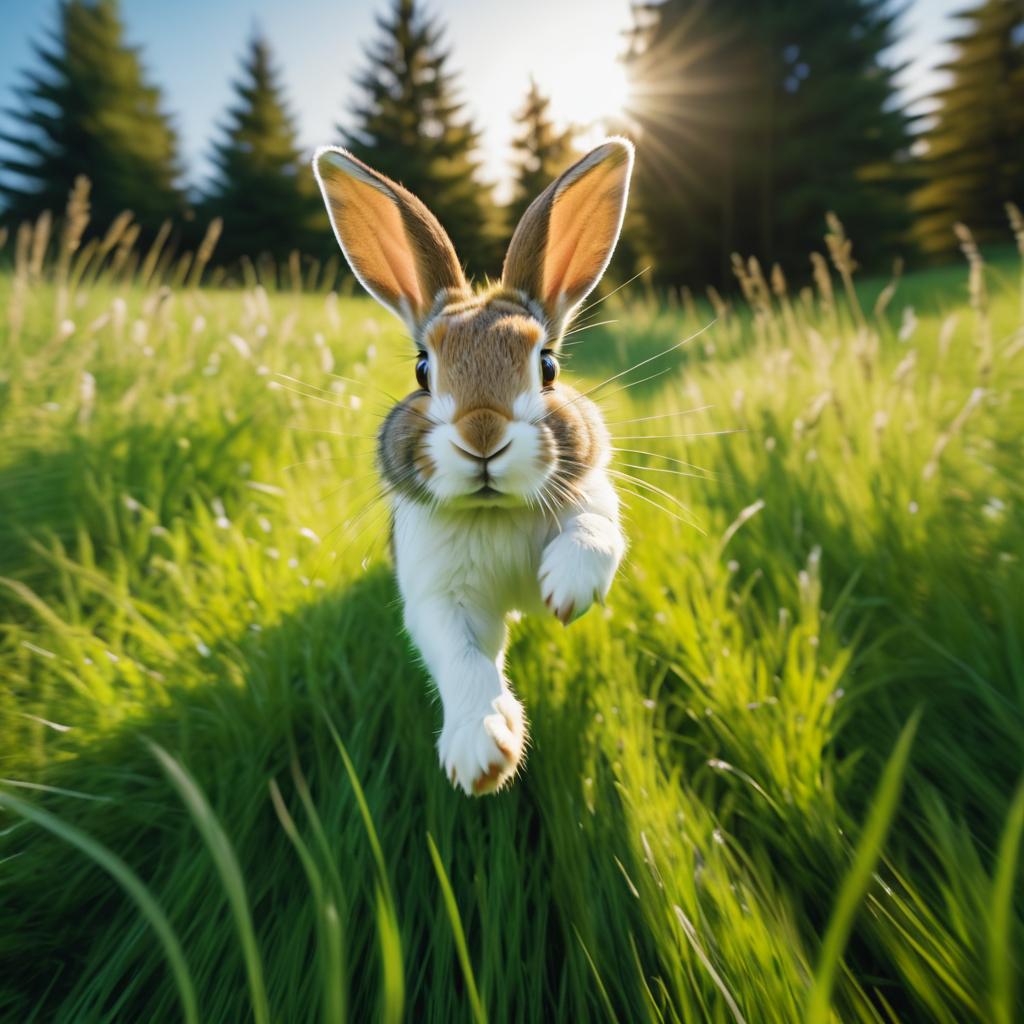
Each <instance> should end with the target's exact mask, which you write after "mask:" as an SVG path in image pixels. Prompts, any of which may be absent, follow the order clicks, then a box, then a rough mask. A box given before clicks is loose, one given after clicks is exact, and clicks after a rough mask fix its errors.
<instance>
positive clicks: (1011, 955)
mask: <svg viewBox="0 0 1024 1024" xmlns="http://www.w3.org/2000/svg"><path fill="white" fill-rule="evenodd" d="M1022 833H1024V782H1022V783H1021V784H1020V786H1018V787H1017V795H1016V796H1015V797H1014V799H1013V803H1012V804H1011V805H1010V813H1009V814H1008V815H1007V818H1006V827H1005V829H1004V830H1003V837H1002V839H1001V840H1000V842H999V855H998V857H997V858H996V876H995V878H994V879H993V882H992V905H991V908H990V911H989V929H988V939H989V942H988V955H989V979H990V982H991V985H992V1022H993V1024H1013V1021H1015V1020H1019V1019H1020V1018H1019V1017H1018V1016H1016V1015H1015V1014H1014V1012H1013V1009H1014V1002H1015V1001H1016V1000H1015V994H1014V964H1015V962H1016V960H1017V958H1018V957H1019V953H1020V951H1019V950H1017V949H1015V948H1014V946H1013V935H1012V929H1013V901H1014V893H1015V892H1016V887H1015V883H1016V880H1017V862H1018V858H1019V856H1020V843H1021V834H1022Z"/></svg>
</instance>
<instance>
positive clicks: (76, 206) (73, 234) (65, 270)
mask: <svg viewBox="0 0 1024 1024" xmlns="http://www.w3.org/2000/svg"><path fill="white" fill-rule="evenodd" d="M90 187H91V186H90V184H89V179H88V178H87V177H85V175H84V174H79V175H78V176H77V177H76V178H75V183H74V185H72V186H71V191H70V192H69V193H68V205H67V207H66V208H65V211H64V226H63V228H62V229H61V233H60V243H59V247H58V250H57V269H56V275H55V278H56V283H57V298H56V318H57V320H62V319H63V318H64V316H65V314H66V313H67V306H68V301H69V298H70V295H69V291H68V287H67V284H68V277H69V273H70V269H71V258H72V256H74V254H75V253H76V252H77V251H78V247H79V245H81V243H82V235H84V234H85V229H86V227H87V226H88V224H89V209H90V208H89V189H90Z"/></svg>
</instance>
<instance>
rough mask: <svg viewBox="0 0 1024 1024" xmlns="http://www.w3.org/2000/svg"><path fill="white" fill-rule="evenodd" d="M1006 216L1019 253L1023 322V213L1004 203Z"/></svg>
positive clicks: (1010, 204) (1018, 208) (1022, 319)
mask: <svg viewBox="0 0 1024 1024" xmlns="http://www.w3.org/2000/svg"><path fill="white" fill-rule="evenodd" d="M1006 216H1007V217H1009V218H1010V227H1011V228H1012V229H1013V237H1014V240H1015V241H1016V242H1017V252H1019V253H1020V258H1021V267H1020V319H1021V322H1022V323H1024V214H1022V213H1021V212H1020V207H1019V206H1018V205H1017V204H1016V203H1007V204H1006Z"/></svg>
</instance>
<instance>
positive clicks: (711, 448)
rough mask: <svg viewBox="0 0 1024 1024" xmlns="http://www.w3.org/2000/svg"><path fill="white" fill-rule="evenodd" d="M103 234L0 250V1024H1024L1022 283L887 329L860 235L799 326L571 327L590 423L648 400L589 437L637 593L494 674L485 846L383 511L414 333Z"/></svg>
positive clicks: (976, 271) (992, 286)
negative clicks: (380, 443)
mask: <svg viewBox="0 0 1024 1024" xmlns="http://www.w3.org/2000/svg"><path fill="white" fill-rule="evenodd" d="M86 216H87V192H85V191H84V186H83V187H81V188H80V189H79V190H78V191H77V192H76V194H75V195H73V197H72V203H71V207H70V208H69V211H68V215H67V216H66V217H65V218H64V219H63V221H62V223H61V224H59V225H57V226H56V229H55V226H54V223H53V222H52V221H51V220H50V219H49V218H46V219H44V220H43V221H41V222H40V223H39V224H37V225H35V226H31V227H27V228H23V229H22V230H21V231H20V232H18V233H16V235H15V237H14V238H13V239H9V240H7V242H6V245H7V248H6V249H5V250H0V256H3V254H4V253H5V252H6V253H8V254H9V256H10V260H11V264H12V267H11V270H10V272H9V273H5V274H2V275H0V308H2V309H3V311H4V313H3V318H2V321H0V345H2V352H3V356H2V359H0V410H2V413H0V577H2V578H0V593H2V595H3V596H2V598H0V602H2V616H0V679H2V681H3V685H2V686H0V728H2V734H0V735H2V748H0V749H2V751H3V759H4V760H3V772H2V774H3V775H4V779H5V781H4V782H3V783H2V784H0V886H2V898H0V908H2V910H0V915H2V917H0V921H2V925H3V927H2V928H0V1019H3V1020H12V1021H13V1020H17V1021H33V1020H34V1021H44V1020H45V1021H51V1020H57V1021H75V1022H81V1021H108V1020H140V1019H150V1020H178V1019H182V1018H187V1019H195V1018H198V1019H200V1020H203V1021H239V1020H246V1019H250V1018H251V1019H255V1020H287V1021H304V1020H325V1021H337V1020H342V1019H348V1020H353V1021H363V1020H368V1019H377V1018H381V1019H384V1020H388V1021H394V1020H399V1019H410V1020H417V1021H419V1020H426V1021H431V1020H434V1021H453V1020H480V1019H488V1020H494V1021H505V1020H523V1021H536V1020H552V1019H566V1020H590V1019H595V1020H602V1019H613V1020H622V1021H635V1020H650V1021H658V1022H668V1021H747V1022H751V1024H753V1022H771V1021H779V1022H792V1021H796V1020H803V1019H814V1020H827V1019H832V1020H843V1021H925V1020H927V1021H947V1022H951V1024H952V1022H958V1024H959V1022H964V1021H971V1020H975V1021H980V1022H992V1021H999V1022H1004V1021H1005V1022H1009V1021H1012V1020H1016V1019H1019V1018H1020V1016H1021V1013H1022V1009H1021V1001H1020V981H1021V978H1020V975H1021V970H1022V968H1021V959H1020V955H1019V950H1020V949H1021V948H1024V946H1022V944H1024V907H1022V903H1021V896H1020V892H1021V887H1020V884H1019V880H1020V877H1019V870H1020V867H1019V865H1020V844H1021V834H1022V830H1024V826H1022V821H1024V810H1022V808H1024V797H1022V794H1024V788H1022V782H1021V775H1022V769H1024V758H1022V751H1024V637H1022V623H1024V570H1022V564H1021V558H1022V555H1024V516H1022V501H1024V474H1022V467H1021V441H1020V439H1021V436H1022V434H1024V403H1022V401H1021V397H1022V386H1024V370H1022V364H1024V355H1022V353H1024V320H1022V314H1024V310H1022V308H1021V304H1020V301H1021V292H1020V282H1021V280H1022V278H1021V266H1020V264H1019V263H1018V262H1017V261H1016V259H1015V258H1010V257H1002V258H1001V259H1000V260H999V261H998V262H997V264H996V265H994V266H993V265H991V264H986V263H985V262H984V258H985V255H984V254H983V253H982V252H981V251H979V250H978V249H977V247H976V246H974V245H973V242H972V241H971V240H970V239H969V235H967V234H964V235H963V236H962V241H963V244H964V248H965V252H966V254H967V256H968V258H969V261H970V268H969V274H968V273H967V272H965V271H962V270H958V271H957V272H956V273H953V272H951V271H937V272H930V273H922V274H915V275H910V276H902V277H897V278H894V280H893V281H891V282H884V281H879V282H864V283H858V282H857V280H856V278H855V277H854V257H855V250H851V246H850V242H849V240H848V239H847V238H846V236H845V233H844V231H843V228H842V225H840V224H839V223H838V222H837V221H834V220H833V221H830V223H829V226H828V227H829V231H828V237H827V239H826V243H825V246H824V249H823V254H821V255H818V256H816V257H815V259H814V261H813V263H812V266H811V270H812V277H811V284H809V285H808V286H806V287H801V288H799V289H794V288H792V287H790V286H789V285H787V283H786V280H785V278H784V276H783V274H782V272H781V270H779V269H778V268H774V269H773V270H772V271H771V272H764V271H762V269H761V268H760V267H759V266H758V265H757V264H756V262H753V261H748V260H740V259H737V261H736V263H735V270H736V274H737V278H738V284H739V286H740V292H741V299H740V300H739V301H738V302H733V301H730V300H728V299H726V298H723V296H721V295H719V294H717V293H711V294H710V295H709V296H708V297H707V298H706V299H699V300H698V299H696V298H695V297H693V296H692V295H690V294H689V293H686V292H683V293H680V294H679V295H678V296H670V297H669V298H668V299H667V300H666V299H663V298H661V297H655V296H654V295H653V294H648V293H646V292H645V289H644V286H643V284H642V282H638V283H637V284H635V285H634V286H631V287H630V288H627V289H624V290H623V291H621V292H619V293H617V294H615V295H614V296H611V297H610V298H608V300H607V301H606V302H604V303H602V304H601V305H600V306H598V307H595V308H593V309H591V310H590V311H588V314H586V315H585V316H584V318H583V320H582V322H581V323H582V327H583V329H582V330H580V331H579V332H578V333H575V334H573V335H572V336H571V337H570V338H569V339H568V345H567V348H566V353H565V354H566V365H565V369H564V372H565V373H566V374H567V376H569V377H570V378H574V379H578V380H581V381H583V382H585V383H586V384H588V386H589V385H594V384H598V383H599V382H601V381H603V380H605V379H607V378H611V377H613V376H615V375H617V374H619V372H620V371H621V370H623V369H625V368H626V367H627V366H631V365H634V364H639V363H640V362H642V361H643V360H645V359H647V358H648V357H651V356H656V355H658V354H659V353H664V354H663V355H659V356H658V358H656V359H653V360H652V361H651V362H650V363H648V364H646V365H645V366H643V367H642V368H638V369H637V370H636V371H635V372H632V373H630V374H626V375H625V376H623V377H618V378H617V379H616V380H614V381H610V382H609V383H608V384H607V385H605V386H604V387H602V388H599V389H598V390H597V391H596V392H595V395H596V396H597V397H598V398H600V400H601V402H602V405H603V407H604V409H605V414H606V417H607V419H608V420H609V422H610V423H611V424H612V427H611V429H612V432H613V434H615V435H616V437H617V440H616V442H615V445H616V449H617V451H616V474H617V476H616V479H617V481H618V482H619V484H620V486H621V491H622V495H623V498H624V500H625V502H626V504H627V506H628V516H629V532H630V535H631V538H632V547H631V550H630V554H629V558H628V561H627V564H626V565H625V567H624V569H623V571H622V573H621V576H620V578H619V580H618V582H617V583H616V586H615V588H614V590H613V592H612V595H611V600H610V603H609V606H608V607H607V608H605V609H595V610H594V611H592V612H591V613H590V614H589V615H587V616H586V617H585V618H584V619H582V620H581V621H580V622H578V623H576V624H575V625H573V626H572V627H571V628H570V629H567V630H566V629H562V628H561V627H560V626H559V625H558V624H557V623H556V622H554V621H551V622H548V621H542V620H533V619H531V620H526V621H524V622H522V623H521V624H519V625H517V626H516V627H515V632H514V640H513V645H512V648H511V652H510V656H509V671H510V674H511V677H512V679H513V680H514V681H515V684H516V685H517V687H518V689H519V691H520V692H521V694H522V696H523V698H524V700H525V702H526V704H527V707H528V709H529V712H530V715H531V722H532V732H533V744H532V748H531V752H530V757H529V762H528V765H527V769H526V772H525V775H524V776H523V777H522V778H521V779H520V780H519V782H517V784H516V785H515V787H513V788H512V789H511V790H509V791H508V792H506V793H503V794H502V795H500V796H498V797H496V798H491V799H487V800H476V801H474V800H468V799H466V798H464V797H462V796H461V795H460V794H458V793H457V792H455V791H453V790H452V789H451V788H450V787H449V786H448V784H447V782H446V781H445V779H444V777H443V774H442V773H441V771H440V770H439V769H438V767H437V764H436V756H435V753H434V749H433V744H434V736H435V734H436V731H437V729H438V728H439V724H440V723H439V719H438V709H437V707H436V706H435V704H434V702H433V700H432V698H431V696H430V693H429V686H428V681H427V679H426V677H425V675H424V673H423V671H422V669H421V668H420V667H419V666H418V664H417V662H416V660H415V658H414V656H413V653H412V651H411V650H410V648H409V646H408V644H407V643H406V641H405V639H404V638H403V636H402V634H401V630H400V614H399V610H398V608H397V604H396V594H395V590H394V586H393V584H392V581H391V577H390V572H389V569H388V566H387V554H386V534H387V522H386V518H387V517H386V510H385V509H384V508H383V506H382V505H381V504H380V502H379V501H378V500H376V494H377V491H376V483H375V478H374V473H373V468H372V454H371V451H372V435H373V433H374V430H375V427H376V423H377V422H378V420H379V418H380V416H381V415H382V414H383V413H384V412H385V411H386V409H387V407H388V404H389V402H390V397H389V396H390V395H393V394H400V393H404V391H405V390H407V389H408V388H409V387H410V381H411V378H412V367H411V362H410V359H409V358H408V356H409V351H408V344H407V342H406V341H405V340H404V339H403V338H402V337H401V333H400V330H399V329H398V327H397V325H396V324H394V323H393V322H392V321H390V320H388V319H387V318H386V315H385V314H383V313H381V312H379V311H378V310H377V308H376V307H374V306H373V305H371V304H370V303H369V302H368V301H365V300H362V299H355V298H348V297H341V298H339V297H338V296H337V295H336V294H335V293H333V292H331V291H328V290H326V288H327V287H329V284H328V285H324V282H323V281H322V280H319V278H318V284H320V285H323V290H320V291H316V290H312V291H309V290H306V289H305V288H304V287H302V286H303V285H305V284H306V283H308V281H307V280H306V279H304V277H303V275H302V273H295V274H292V275H291V279H290V280H288V279H286V281H285V284H286V287H284V288H279V289H277V290H274V289H273V288H269V287H267V286H266V285H267V281H266V280H265V279H261V278H259V277H258V276H256V272H255V270H254V272H253V274H251V275H250V276H249V279H248V280H247V282H246V283H245V284H244V285H243V286H242V287H238V288H236V289H233V290H220V289H218V288H217V287H215V285H216V284H217V282H216V280H214V281H213V282H210V284H212V285H213V286H207V287H200V285H201V284H202V282H203V281H204V280H206V279H207V276H208V274H207V271H206V270H205V268H204V266H202V264H203V263H204V262H205V261H208V260H209V258H210V255H211V251H212V245H213V242H214V238H213V237H212V236H211V238H210V239H208V244H207V245H206V246H205V247H204V250H203V251H204V254H205V255H201V256H199V257H197V258H196V259H195V260H193V259H192V258H191V257H190V258H189V259H188V260H187V261H185V260H184V258H183V257H182V258H178V257H176V256H174V257H169V256H168V250H166V249H165V248H164V246H165V245H166V239H164V240H163V241H161V240H159V239H158V243H159V245H157V244H156V243H155V244H154V248H151V249H150V250H148V251H147V252H145V253H140V252H138V251H137V248H136V242H137V239H136V238H135V237H134V235H133V232H132V227H131V223H130V221H129V220H128V219H126V218H125V219H122V221H121V222H119V223H118V224H117V225H115V226H114V227H113V228H112V229H111V231H110V232H108V233H107V235H106V236H102V237H98V238H96V239H94V240H91V241H87V242H85V244H82V241H83V239H85V238H86V234H85V227H86V221H85V219H84V218H85V217H86ZM1018 221H1019V217H1018ZM1014 223H1015V226H1019V224H1018V223H1017V221H1015V222H1014ZM1018 233H1019V232H1018ZM318 273H319V271H318ZM332 279H333V275H332ZM292 284H294V285H295V287H292V286H291V285H292ZM712 319H714V323H713V324H711V326H710V327H708V323H709V321H710V320H712ZM607 320H612V321H615V322H614V323H601V322H602V321H607ZM588 323H592V324H594V326H591V327H588V326H587V325H588ZM702 328H707V329H706V330H703V332H702V333H700V334H698V333H697V332H699V331H701V329H702ZM691 335H696V336H695V337H693V339H692V340H691V341H689V342H687V343H686V344H684V345H681V346H680V345H679V344H678V343H679V342H680V341H682V340H683V339H684V338H689V337H690V336H691ZM690 524H693V525H690Z"/></svg>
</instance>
